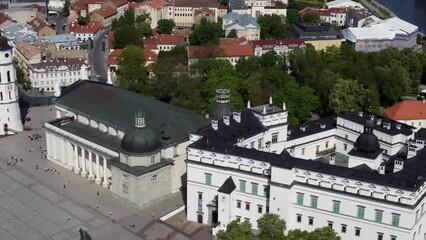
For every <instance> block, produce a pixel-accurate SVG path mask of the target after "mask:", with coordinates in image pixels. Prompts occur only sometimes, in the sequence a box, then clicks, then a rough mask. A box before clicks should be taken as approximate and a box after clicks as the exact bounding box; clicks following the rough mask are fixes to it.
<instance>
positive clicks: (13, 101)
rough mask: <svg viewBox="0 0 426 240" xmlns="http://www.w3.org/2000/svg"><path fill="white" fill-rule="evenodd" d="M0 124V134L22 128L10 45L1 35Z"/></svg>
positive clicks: (12, 132)
mask: <svg viewBox="0 0 426 240" xmlns="http://www.w3.org/2000/svg"><path fill="white" fill-rule="evenodd" d="M0 124H1V125H0V135H8V134H14V133H18V132H21V131H22V128H23V127H22V120H21V112H20V109H19V96H18V83H17V82H16V71H15V66H14V63H13V56H12V47H11V46H10V45H9V44H8V43H7V39H6V38H5V37H3V36H0Z"/></svg>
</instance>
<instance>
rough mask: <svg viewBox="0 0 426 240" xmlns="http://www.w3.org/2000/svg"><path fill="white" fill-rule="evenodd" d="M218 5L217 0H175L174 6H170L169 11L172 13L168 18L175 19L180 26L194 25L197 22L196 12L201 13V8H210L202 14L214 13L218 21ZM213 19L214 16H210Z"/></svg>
mask: <svg viewBox="0 0 426 240" xmlns="http://www.w3.org/2000/svg"><path fill="white" fill-rule="evenodd" d="M218 6H219V3H218V1H217V0H174V4H173V6H170V7H168V10H169V11H168V13H169V14H172V15H171V16H172V17H170V15H168V16H169V17H168V19H173V20H174V21H175V24H176V26H178V27H192V25H194V23H195V13H196V10H198V12H197V13H200V12H199V11H200V9H206V8H207V9H209V10H210V11H208V13H207V12H206V11H207V10H205V11H204V13H203V12H202V11H201V13H202V14H209V18H210V15H211V14H212V13H214V20H215V21H217V18H218ZM210 19H212V18H210Z"/></svg>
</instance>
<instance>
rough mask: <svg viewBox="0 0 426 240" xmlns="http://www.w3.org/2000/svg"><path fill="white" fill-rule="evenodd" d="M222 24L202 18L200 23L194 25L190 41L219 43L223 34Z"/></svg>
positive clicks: (201, 43)
mask: <svg viewBox="0 0 426 240" xmlns="http://www.w3.org/2000/svg"><path fill="white" fill-rule="evenodd" d="M222 32H223V31H222V26H221V25H220V24H219V23H215V22H210V21H208V20H207V19H206V18H202V19H201V21H200V23H199V24H195V25H194V26H193V30H192V33H191V35H190V36H189V43H190V44H191V45H207V44H214V45H218V44H219V38H220V37H221V36H222Z"/></svg>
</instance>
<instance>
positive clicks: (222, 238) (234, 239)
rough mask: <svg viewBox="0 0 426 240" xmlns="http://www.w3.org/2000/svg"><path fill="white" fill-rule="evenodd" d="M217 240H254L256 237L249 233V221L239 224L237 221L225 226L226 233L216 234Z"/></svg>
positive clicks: (221, 231)
mask: <svg viewBox="0 0 426 240" xmlns="http://www.w3.org/2000/svg"><path fill="white" fill-rule="evenodd" d="M217 238H218V239H219V240H256V239H257V236H256V235H254V234H253V233H252V232H251V224H250V222H249V221H247V220H246V221H244V222H242V223H239V222H238V221H237V220H234V221H232V222H230V223H229V224H228V225H227V226H226V231H223V230H220V231H219V232H218V234H217Z"/></svg>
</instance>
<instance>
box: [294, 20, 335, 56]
mask: <svg viewBox="0 0 426 240" xmlns="http://www.w3.org/2000/svg"><path fill="white" fill-rule="evenodd" d="M290 36H291V37H293V38H302V39H303V40H304V41H305V43H306V44H311V45H312V46H314V47H315V49H316V50H325V49H326V48H327V47H331V46H335V47H340V45H341V44H342V39H343V37H342V35H341V33H340V32H339V31H337V30H336V29H334V28H333V27H332V26H331V25H330V24H329V23H321V24H317V23H298V24H296V25H294V26H293V27H292V28H291V29H290Z"/></svg>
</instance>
